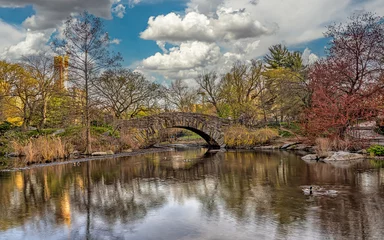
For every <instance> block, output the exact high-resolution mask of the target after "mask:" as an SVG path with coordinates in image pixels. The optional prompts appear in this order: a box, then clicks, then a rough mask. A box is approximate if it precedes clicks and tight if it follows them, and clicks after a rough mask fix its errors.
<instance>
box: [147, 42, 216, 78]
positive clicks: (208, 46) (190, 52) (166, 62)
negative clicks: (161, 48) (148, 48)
mask: <svg viewBox="0 0 384 240" xmlns="http://www.w3.org/2000/svg"><path fill="white" fill-rule="evenodd" d="M220 55H221V53H220V48H219V47H218V46H217V45H216V44H215V43H204V42H185V43H182V44H181V45H180V47H174V48H171V49H170V52H169V53H164V54H162V53H156V54H155V55H154V56H151V57H149V58H147V59H144V60H143V66H144V67H145V68H147V69H150V70H170V71H174V70H187V69H193V68H197V67H202V66H204V65H206V64H215V63H216V62H217V61H218V60H219V58H220Z"/></svg>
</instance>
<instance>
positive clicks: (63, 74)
mask: <svg viewBox="0 0 384 240" xmlns="http://www.w3.org/2000/svg"><path fill="white" fill-rule="evenodd" d="M68 61H69V58H68V56H56V57H55V58H54V64H55V66H54V67H55V74H56V79H55V84H56V86H57V87H58V88H59V89H65V82H66V81H67V80H68Z"/></svg>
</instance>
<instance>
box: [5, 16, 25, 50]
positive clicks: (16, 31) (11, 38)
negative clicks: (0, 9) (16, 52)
mask: <svg viewBox="0 0 384 240" xmlns="http://www.w3.org/2000/svg"><path fill="white" fill-rule="evenodd" d="M0 36H3V37H1V38H0V53H1V51H2V50H4V49H5V48H7V47H10V46H11V45H14V44H16V43H18V42H20V41H21V40H22V39H23V38H24V37H25V30H23V29H20V28H18V27H16V26H13V25H10V24H8V23H6V22H4V21H3V20H1V19H0Z"/></svg>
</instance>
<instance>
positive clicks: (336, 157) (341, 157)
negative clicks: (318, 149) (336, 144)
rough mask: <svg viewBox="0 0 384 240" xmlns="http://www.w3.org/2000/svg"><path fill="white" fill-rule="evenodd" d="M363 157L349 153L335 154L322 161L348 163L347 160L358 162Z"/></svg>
mask: <svg viewBox="0 0 384 240" xmlns="http://www.w3.org/2000/svg"><path fill="white" fill-rule="evenodd" d="M363 158H364V155H362V154H358V153H350V152H335V153H333V155H331V156H330V157H327V158H325V159H324V161H348V160H360V159H363Z"/></svg>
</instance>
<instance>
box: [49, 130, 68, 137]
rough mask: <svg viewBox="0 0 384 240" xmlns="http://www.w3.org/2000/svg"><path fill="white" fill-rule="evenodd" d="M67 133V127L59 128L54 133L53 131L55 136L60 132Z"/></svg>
mask: <svg viewBox="0 0 384 240" xmlns="http://www.w3.org/2000/svg"><path fill="white" fill-rule="evenodd" d="M62 133H65V129H57V130H56V131H55V132H54V133H52V135H53V136H56V135H58V134H62Z"/></svg>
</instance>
